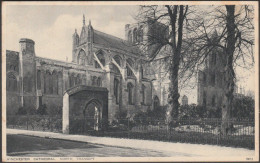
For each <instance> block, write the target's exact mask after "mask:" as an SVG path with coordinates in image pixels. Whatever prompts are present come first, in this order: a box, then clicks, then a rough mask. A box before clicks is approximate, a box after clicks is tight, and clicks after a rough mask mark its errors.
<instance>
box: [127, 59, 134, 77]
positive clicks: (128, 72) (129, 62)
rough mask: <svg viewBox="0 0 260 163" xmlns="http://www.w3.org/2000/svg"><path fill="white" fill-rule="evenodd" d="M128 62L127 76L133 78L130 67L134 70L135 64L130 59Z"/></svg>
mask: <svg viewBox="0 0 260 163" xmlns="http://www.w3.org/2000/svg"><path fill="white" fill-rule="evenodd" d="M126 62H127V63H128V65H127V66H126V71H127V76H133V71H132V70H131V69H130V68H129V66H131V67H132V68H133V66H134V62H133V61H132V60H131V59H130V58H128V59H127V60H126Z"/></svg>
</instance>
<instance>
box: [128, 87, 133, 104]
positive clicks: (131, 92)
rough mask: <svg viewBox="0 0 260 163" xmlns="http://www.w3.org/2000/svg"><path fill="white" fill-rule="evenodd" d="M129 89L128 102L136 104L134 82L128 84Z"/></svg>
mask: <svg viewBox="0 0 260 163" xmlns="http://www.w3.org/2000/svg"><path fill="white" fill-rule="evenodd" d="M127 91H128V104H129V105H133V104H134V85H133V84H132V83H128V84H127Z"/></svg>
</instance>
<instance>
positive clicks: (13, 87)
mask: <svg viewBox="0 0 260 163" xmlns="http://www.w3.org/2000/svg"><path fill="white" fill-rule="evenodd" d="M6 90H7V91H11V92H16V91H17V80H16V77H15V76H14V74H9V75H8V76H7V80H6Z"/></svg>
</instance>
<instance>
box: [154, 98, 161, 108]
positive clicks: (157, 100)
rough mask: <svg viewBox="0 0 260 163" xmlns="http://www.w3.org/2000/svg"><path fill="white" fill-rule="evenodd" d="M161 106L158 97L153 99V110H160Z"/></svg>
mask: <svg viewBox="0 0 260 163" xmlns="http://www.w3.org/2000/svg"><path fill="white" fill-rule="evenodd" d="M159 106H160V100H159V98H158V96H155V97H154V99H153V108H154V109H155V110H156V109H158V108H159Z"/></svg>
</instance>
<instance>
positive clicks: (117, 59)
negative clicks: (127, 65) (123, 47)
mask: <svg viewBox="0 0 260 163" xmlns="http://www.w3.org/2000/svg"><path fill="white" fill-rule="evenodd" d="M114 60H115V61H116V63H117V64H118V65H119V66H121V65H122V59H121V58H120V57H119V56H118V55H116V56H114Z"/></svg>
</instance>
